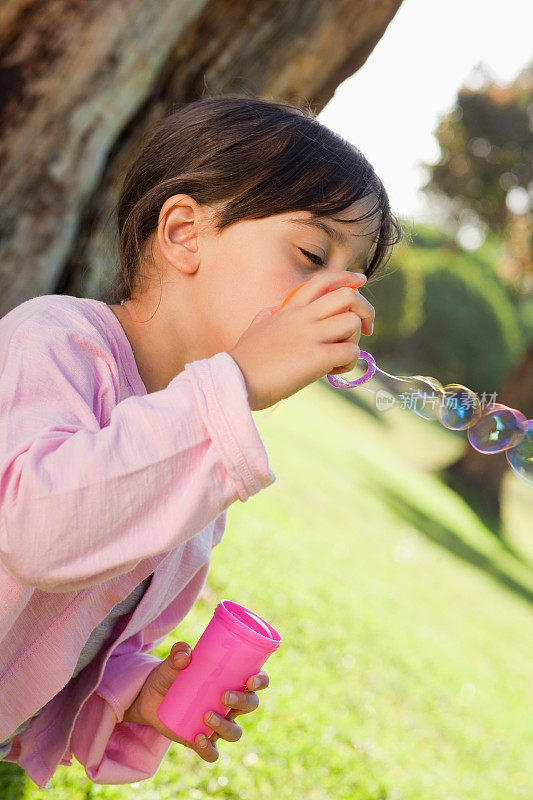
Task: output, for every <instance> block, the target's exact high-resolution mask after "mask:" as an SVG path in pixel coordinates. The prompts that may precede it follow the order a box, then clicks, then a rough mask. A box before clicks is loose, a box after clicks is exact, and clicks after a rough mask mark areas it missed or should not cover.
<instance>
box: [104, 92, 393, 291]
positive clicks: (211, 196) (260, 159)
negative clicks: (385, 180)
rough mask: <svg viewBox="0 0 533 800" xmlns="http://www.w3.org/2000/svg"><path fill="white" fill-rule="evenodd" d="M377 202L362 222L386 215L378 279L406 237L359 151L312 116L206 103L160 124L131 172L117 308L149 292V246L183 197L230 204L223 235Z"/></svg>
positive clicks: (277, 106)
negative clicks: (145, 277)
mask: <svg viewBox="0 0 533 800" xmlns="http://www.w3.org/2000/svg"><path fill="white" fill-rule="evenodd" d="M371 193H375V194H376V196H377V200H376V203H375V204H374V206H373V207H372V208H371V209H370V210H369V211H368V212H367V213H366V214H365V215H364V216H362V217H358V218H357V219H355V220H346V221H347V222H356V221H359V220H364V219H367V218H368V217H373V215H377V214H379V219H380V224H379V228H378V229H377V231H375V232H377V234H378V237H377V239H374V241H375V242H377V247H376V249H375V252H374V256H373V258H372V261H371V263H370V264H369V265H368V266H367V268H366V270H365V275H366V276H367V277H368V278H370V276H371V275H373V274H374V273H375V272H376V271H377V269H378V268H379V267H380V266H381V265H383V264H386V263H387V262H388V259H389V258H390V254H391V252H392V246H393V245H395V244H398V242H400V241H401V240H402V238H403V234H402V229H401V225H400V223H399V222H398V220H397V219H396V218H395V217H394V216H393V214H392V213H391V210H390V206H389V200H388V197H387V193H386V191H385V188H384V186H383V184H382V183H381V181H380V179H379V178H378V176H377V175H376V173H375V172H374V169H373V167H372V165H371V164H370V163H369V162H368V160H367V159H366V158H365V156H364V155H363V154H362V153H361V152H360V150H358V149H357V147H355V146H354V145H352V144H350V143H349V142H347V141H346V140H345V139H343V138H342V136H340V135H339V134H337V133H335V132H333V131H332V130H330V129H329V128H327V127H326V126H325V125H323V124H322V123H320V122H319V121H318V120H317V119H316V118H315V116H314V113H313V112H312V110H311V109H310V107H307V108H300V107H298V106H296V105H292V104H290V103H288V102H274V101H272V100H266V99H262V98H259V97H255V96H250V95H248V94H246V93H242V94H226V95H218V96H214V97H204V98H202V99H200V100H196V101H194V102H191V103H185V104H183V105H181V106H179V107H178V108H177V110H174V111H173V112H172V113H171V114H169V115H167V116H166V117H164V118H163V119H162V120H160V121H159V122H158V123H157V125H156V128H155V129H154V130H153V131H152V133H151V136H150V138H149V139H148V141H147V142H146V143H145V144H144V146H143V148H142V150H141V152H140V153H139V155H138V157H137V159H136V160H135V161H134V162H133V163H132V165H131V166H130V168H129V170H128V172H127V174H126V176H125V178H124V184H123V186H122V191H121V194H120V197H119V199H118V203H117V223H118V234H119V252H120V268H119V270H118V272H117V274H116V275H115V277H114V279H113V284H112V287H111V293H112V295H113V297H112V298H111V300H110V302H120V300H121V299H131V296H132V293H133V292H134V291H135V290H136V289H137V286H138V284H139V283H140V274H139V268H140V266H141V265H142V260H143V257H144V251H145V246H146V243H147V240H148V238H149V237H150V235H151V234H152V232H153V231H155V230H157V225H158V221H159V213H160V210H161V207H162V205H163V204H164V202H165V200H167V198H169V197H171V196H172V195H173V194H188V195H190V196H191V197H192V198H193V199H194V200H195V201H196V202H197V203H199V204H200V205H202V204H206V205H214V204H220V203H221V202H222V201H224V204H223V205H222V208H221V211H220V214H219V215H218V216H217V217H216V219H215V225H216V227H217V229H218V230H219V231H221V230H222V229H223V228H226V227H227V226H228V225H232V224H233V223H235V222H238V221H239V220H245V219H261V218H262V217H267V216H271V215H274V214H281V213H283V212H286V211H310V212H312V213H314V214H317V215H319V216H320V215H324V216H326V215H331V214H333V213H335V212H338V211H342V210H343V209H345V208H347V207H348V206H350V205H351V204H352V203H354V202H355V201H357V200H360V199H362V198H364V197H366V196H367V195H369V194H371Z"/></svg>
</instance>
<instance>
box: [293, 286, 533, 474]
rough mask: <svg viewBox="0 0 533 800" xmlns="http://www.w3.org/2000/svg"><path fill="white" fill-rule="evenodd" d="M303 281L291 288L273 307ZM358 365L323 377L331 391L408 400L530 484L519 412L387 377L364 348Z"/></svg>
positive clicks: (527, 426)
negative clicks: (346, 374) (353, 373)
mask: <svg viewBox="0 0 533 800" xmlns="http://www.w3.org/2000/svg"><path fill="white" fill-rule="evenodd" d="M306 283H307V281H304V283H301V284H300V285H299V286H297V287H296V289H293V290H292V292H290V293H289V294H288V295H287V297H286V298H285V300H284V301H283V303H282V304H281V306H280V307H279V308H283V306H284V305H285V303H287V302H288V301H289V300H290V298H291V297H292V296H293V295H294V294H295V293H296V292H297V291H298V289H300V288H301V287H302V286H305V284H306ZM352 288H354V287H352ZM327 291H328V292H331V291H335V290H334V289H328V290H327ZM355 291H356V292H357V291H358V289H355ZM278 311H279V309H278ZM359 361H363V362H366V364H367V368H366V371H365V373H364V374H363V375H362V376H361V377H360V378H357V379H356V380H353V381H347V380H344V379H343V378H338V377H337V376H336V375H328V376H327V379H328V381H329V382H330V384H331V385H332V386H334V387H335V388H336V389H341V388H344V389H355V388H358V387H362V388H363V389H364V390H366V391H369V392H372V393H373V394H375V395H376V404H377V405H378V407H381V408H382V409H385V408H390V407H391V406H392V405H393V404H394V402H395V401H396V398H399V399H400V400H401V401H402V404H403V403H404V401H406V400H409V405H408V406H407V405H402V407H408V408H409V409H410V410H411V411H414V413H415V414H417V415H418V416H420V417H422V418H423V419H427V420H431V421H435V422H440V423H441V425H443V426H444V427H445V428H448V429H449V430H453V431H460V430H467V436H468V441H469V442H470V444H471V445H472V447H473V448H474V449H475V450H477V451H478V453H483V454H484V455H491V454H493V453H501V452H503V451H505V455H506V458H507V461H508V463H509V466H510V467H511V468H512V469H513V470H514V472H515V473H516V474H517V475H518V477H519V478H522V480H524V481H525V482H526V483H528V484H529V485H530V486H533V419H526V416H525V415H524V414H522V412H521V411H517V409H515V408H510V407H509V406H506V405H503V404H502V403H496V402H490V403H488V404H487V405H486V406H484V404H483V403H482V401H481V400H480V398H479V397H478V395H477V394H476V393H475V392H473V391H472V390H471V389H468V388H467V387H466V386H462V385H461V384H459V383H448V384H446V386H443V385H442V384H441V383H440V381H438V380H437V379H436V378H431V377H429V376H427V375H411V376H407V375H390V374H389V373H388V372H385V370H382V369H380V368H379V367H378V366H377V364H376V362H375V360H374V357H373V356H372V355H371V354H370V353H367V352H366V350H360V351H359V359H358V362H357V365H356V366H359ZM428 390H431V393H429V392H428ZM426 404H427V407H426Z"/></svg>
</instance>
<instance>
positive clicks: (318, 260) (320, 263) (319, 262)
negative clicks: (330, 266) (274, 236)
mask: <svg viewBox="0 0 533 800" xmlns="http://www.w3.org/2000/svg"><path fill="white" fill-rule="evenodd" d="M298 250H300V252H301V253H304V254H305V255H306V256H307V258H308V259H309V260H310V261H311V262H312V263H313V264H316V265H317V266H319V267H324V266H325V263H324V261H322V259H321V258H320V256H316V255H315V254H314V253H309V251H308V250H303V249H302V248H301V247H299V248H298ZM314 259H316V261H315V260H314Z"/></svg>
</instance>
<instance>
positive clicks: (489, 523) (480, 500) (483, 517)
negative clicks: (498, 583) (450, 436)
mask: <svg viewBox="0 0 533 800" xmlns="http://www.w3.org/2000/svg"><path fill="white" fill-rule="evenodd" d="M434 474H435V476H436V477H437V478H438V479H439V480H440V481H442V483H444V484H445V485H446V486H447V487H448V488H449V489H451V490H452V491H453V492H455V493H456V494H458V495H459V496H460V497H461V498H462V499H463V500H464V501H465V503H467V505H468V506H470V508H471V509H472V511H473V512H474V514H475V515H476V516H477V517H478V518H479V520H480V521H481V522H482V523H483V525H484V526H485V527H486V528H487V530H488V531H489V532H490V533H491V534H492V535H493V536H494V537H495V538H497V539H498V541H499V542H500V544H501V545H502V547H503V548H504V549H505V550H507V552H508V553H509V555H511V556H513V558H516V560H517V561H520V562H521V563H522V564H524V566H526V567H529V568H533V563H532V562H531V561H530V560H529V559H528V558H527V557H526V556H525V555H524V553H522V552H520V550H517V549H516V548H515V547H514V545H512V544H511V543H510V542H509V541H508V540H507V538H506V536H505V526H504V523H503V520H502V518H501V509H500V504H499V503H498V504H497V506H496V508H497V510H496V511H494V510H493V509H492V508H491V507H490V506H489V504H488V503H487V498H486V495H485V494H483V493H481V492H477V491H476V489H475V487H473V486H470V485H465V484H464V483H462V482H461V481H460V480H459V479H458V478H456V477H455V476H454V475H453V474H452V473H450V472H449V470H446V469H442V470H439V471H438V472H436V473H434Z"/></svg>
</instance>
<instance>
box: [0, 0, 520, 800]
mask: <svg viewBox="0 0 533 800" xmlns="http://www.w3.org/2000/svg"><path fill="white" fill-rule="evenodd" d="M532 23H533V7H532V6H531V2H530V0H507V2H506V3H505V5H504V6H502V5H498V6H496V5H495V4H487V3H485V2H482V0H469V1H468V2H467V3H465V2H464V1H463V2H461V0H432V1H431V2H428V0H403V2H401V0H327V2H318V0H280V1H279V2H264V3H252V2H247V1H245V0H197V1H196V2H194V3H189V2H177V1H176V2H171V1H170V0H130V1H129V2H128V3H124V2H123V0H105V2H104V0H88V1H87V2H85V3H79V2H74V0H4V2H3V3H2V4H1V5H0V97H1V98H2V100H1V104H0V289H1V291H0V315H2V314H5V313H7V312H8V311H9V310H10V309H11V308H13V307H15V306H16V305H18V304H19V303H22V302H24V301H25V300H27V299H29V298H31V297H35V296H37V295H40V294H54V293H57V294H70V295H74V296H83V297H94V298H96V299H102V300H106V301H107V302H110V301H111V300H110V296H109V291H110V285H111V282H112V278H113V276H114V272H115V269H116V265H117V263H118V262H117V242H116V229H115V222H114V216H113V215H114V210H115V202H116V198H117V194H118V191H119V189H120V186H121V181H122V178H123V176H124V173H125V171H126V169H127V167H128V164H129V162H130V160H131V159H132V158H134V157H135V156H136V154H137V152H138V150H139V149H140V147H141V146H142V143H143V141H144V139H145V137H146V136H148V135H149V133H150V129H151V127H152V126H153V125H154V124H155V123H156V122H157V121H158V120H159V119H160V118H161V117H163V116H165V115H166V114H167V113H169V112H170V111H171V110H172V108H173V106H174V105H175V104H177V103H183V102H188V101H191V100H194V99H197V98H198V97H202V96H203V95H204V94H211V95H212V94H223V93H230V92H235V91H237V92H238V91H240V90H245V91H247V92H253V93H254V94H257V95H259V96H262V97H266V98H272V99H287V100H289V101H291V102H296V103H301V104H307V103H309V104H310V105H311V107H312V108H313V109H314V110H315V112H316V113H317V115H318V118H319V119H320V121H322V122H323V123H324V124H326V125H328V127H330V128H332V129H333V130H336V131H337V132H339V133H340V134H341V135H342V136H344V137H345V138H346V139H348V140H349V141H350V142H352V143H353V144H354V145H356V146H357V147H359V148H360V149H361V150H362V151H363V153H364V154H365V155H366V156H367V157H368V158H369V160H370V161H371V163H372V164H373V166H374V168H375V169H376V171H377V173H378V174H379V176H380V178H381V179H382V181H383V183H384V185H385V187H386V189H387V191H388V193H389V197H390V201H391V206H392V210H393V212H394V213H395V214H396V215H397V216H398V217H399V218H400V221H401V223H402V228H403V231H404V237H405V238H404V241H403V242H402V243H401V244H400V245H399V246H398V247H396V248H395V250H394V252H393V255H392V258H391V260H390V262H389V264H388V266H387V267H386V268H385V269H384V270H383V271H382V272H380V274H379V275H378V276H376V279H375V280H371V281H369V283H368V284H367V285H366V286H365V287H364V289H363V290H362V291H363V293H364V294H365V296H366V297H368V299H369V300H370V301H371V302H372V304H373V305H374V306H375V308H376V321H375V329H374V334H373V335H372V337H369V338H368V340H366V339H365V338H364V337H363V338H362V342H363V344H362V349H365V348H366V349H368V350H369V351H370V352H371V353H372V354H373V355H374V356H375V358H376V360H377V363H378V365H379V366H380V367H382V368H383V369H385V370H387V371H389V372H393V373H395V374H399V375H415V374H422V375H429V376H433V377H435V378H437V379H438V380H440V381H441V383H443V384H446V383H459V384H463V385H465V386H467V387H469V388H470V389H472V390H473V391H475V392H477V393H478V394H479V395H481V394H482V393H483V392H485V393H487V394H488V395H493V394H494V393H496V394H497V399H498V401H499V402H501V403H504V404H506V405H508V406H510V407H513V408H516V409H518V410H520V411H522V412H523V413H524V414H525V415H526V416H527V417H528V418H531V417H533V174H532V173H533V51H532V47H531V35H530V32H531V28H532ZM254 420H255V421H256V424H257V427H258V430H259V432H260V435H261V437H262V440H263V442H264V444H265V447H266V450H267V452H268V455H269V463H270V466H271V468H272V469H273V471H274V473H275V474H276V478H277V480H276V482H275V483H274V484H273V485H272V486H271V487H268V490H267V491H265V492H261V493H259V494H258V495H257V496H255V497H253V498H252V499H250V501H249V502H247V503H246V504H240V503H239V504H234V505H233V506H232V507H231V508H230V509H229V511H228V523H227V530H226V533H225V536H224V539H223V541H222V543H221V545H220V546H219V547H217V548H216V549H215V550H214V552H213V559H212V566H211V570H210V573H209V577H208V581H207V583H206V585H205V587H204V589H203V591H202V594H201V595H200V598H199V600H198V602H197V604H196V606H195V608H194V610H193V613H191V614H189V616H188V617H187V618H186V619H185V620H184V621H183V623H182V624H181V625H180V626H179V628H178V629H177V630H175V631H173V632H172V633H171V634H169V636H168V638H167V641H166V642H165V643H164V644H163V645H162V646H161V647H159V648H157V649H156V650H155V651H154V653H155V654H156V655H158V656H160V657H161V658H165V657H166V656H167V654H168V651H169V650H170V647H171V646H172V643H173V642H174V641H176V640H181V639H183V640H185V641H188V642H190V643H191V645H192V646H194V644H195V643H196V641H197V640H198V638H199V636H200V635H201V633H202V632H203V630H204V628H205V626H206V624H207V623H208V621H209V619H210V618H211V615H212V613H213V610H214V608H215V606H216V604H217V603H218V602H219V601H220V599H222V598H224V597H227V598H230V599H233V600H235V601H236V602H239V603H241V604H242V605H244V606H246V607H248V608H251V609H253V610H255V611H256V612H257V613H258V614H260V615H262V616H263V617H265V618H266V619H267V620H268V621H269V622H271V623H272V624H273V625H274V626H275V627H276V629H278V630H279V631H280V633H281V634H282V636H283V637H284V641H283V644H282V646H281V647H280V650H279V652H277V653H276V654H275V655H274V656H273V657H272V658H271V659H270V660H269V661H268V663H267V665H266V669H267V672H268V674H269V676H270V687H269V688H268V690H266V691H265V692H261V696H260V707H259V709H258V710H257V711H256V712H255V713H253V714H250V715H247V716H246V717H243V716H241V717H239V719H238V721H239V723H240V724H241V726H242V727H243V730H244V734H243V737H242V739H241V740H240V741H239V742H236V743H231V744H230V743H227V742H224V741H221V740H219V741H218V743H217V745H218V746H219V751H220V758H219V760H218V761H217V762H215V763H212V764H206V763H205V762H201V761H200V760H199V759H198V757H197V756H196V755H195V754H192V753H191V751H189V750H187V749H184V748H179V747H178V746H177V745H175V746H173V747H171V748H170V750H169V752H168V754H167V756H166V757H165V759H164V761H163V763H162V765H161V767H160V769H159V770H158V772H157V774H156V775H155V776H154V777H153V778H151V779H149V780H146V781H143V782H141V783H138V784H133V785H124V786H100V785H96V784H93V783H92V782H91V781H90V780H89V779H88V778H87V776H86V775H85V773H84V770H83V767H82V765H80V764H78V763H77V762H75V761H74V762H73V765H72V766H71V767H66V766H60V767H59V768H58V770H57V771H56V773H55V775H54V777H53V779H52V789H51V791H52V795H50V794H49V793H48V792H44V791H40V790H37V789H36V787H35V784H33V783H32V782H31V781H30V780H29V779H28V778H27V776H26V775H25V774H24V773H23V771H22V770H20V768H19V767H18V766H17V765H15V764H11V763H9V762H2V763H0V796H1V797H2V800H3V798H6V800H7V798H9V799H10V800H11V798H22V797H24V798H26V797H28V798H30V797H31V798H41V797H42V798H44V797H49V796H53V798H54V800H63V798H65V800H66V798H67V797H68V798H69V799H70V798H92V797H97V796H98V797H105V798H124V797H126V798H130V797H136V798H155V797H157V798H158V800H160V799H162V798H166V797H170V796H172V797H175V796H176V794H178V796H180V797H187V798H200V799H201V798H203V797H206V798H207V797H212V796H213V795H215V796H217V797H223V798H228V799H229V798H231V799H232V800H234V798H242V799H243V800H256V798H257V800H259V798H260V799H261V800H264V798H274V797H275V798H276V799H277V800H278V798H298V800H302V798H305V799H306V800H333V798H334V799H335V800H341V798H346V799H348V798H349V800H426V798H428V799H429V798H430V799H431V800H441V799H442V800H472V798H475V800H501V798H502V797H503V798H505V800H514V799H515V798H516V799H518V798H520V799H522V798H523V799H524V800H525V799H526V798H528V799H529V798H530V797H531V787H532V786H533V768H532V762H531V752H532V746H533V726H532V716H531V705H532V703H533V685H532V682H531V669H532V666H533V664H532V661H533V659H532V651H531V641H532V640H533V630H532V627H533V624H532V617H531V603H532V600H533V536H532V534H533V491H532V489H531V487H530V486H528V485H527V484H526V483H525V482H524V481H522V480H520V479H519V478H518V477H517V476H516V474H514V473H513V472H512V470H510V469H509V467H508V465H507V461H506V459H505V454H503V453H500V454H497V455H491V456H487V455H482V454H480V453H478V452H476V451H475V450H474V449H473V448H472V447H471V446H470V445H469V444H468V441H467V438H466V435H465V433H464V432H454V431H450V430H447V429H445V428H443V427H442V426H440V425H438V424H437V423H432V422H429V421H427V420H423V419H421V418H419V417H417V416H416V415H413V414H411V413H410V412H409V411H406V410H405V409H404V410H402V409H400V408H392V409H390V410H388V411H386V412H384V411H380V410H378V409H377V408H376V405H375V402H374V400H373V398H372V397H371V396H370V395H368V393H364V392H361V391H357V390H346V389H334V388H333V387H332V386H330V384H329V383H328V381H327V380H326V379H325V378H324V379H321V380H319V381H317V382H316V383H315V384H313V385H312V386H309V387H306V388H305V389H304V390H302V391H301V392H298V393H297V394H296V395H294V396H292V397H290V398H288V399H287V400H285V401H283V402H282V403H280V404H278V405H277V406H276V407H274V408H273V409H268V410H266V411H264V412H259V413H257V412H255V413H254ZM252 575H253V580H250V577H251V576H252ZM0 690H1V685H0Z"/></svg>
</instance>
